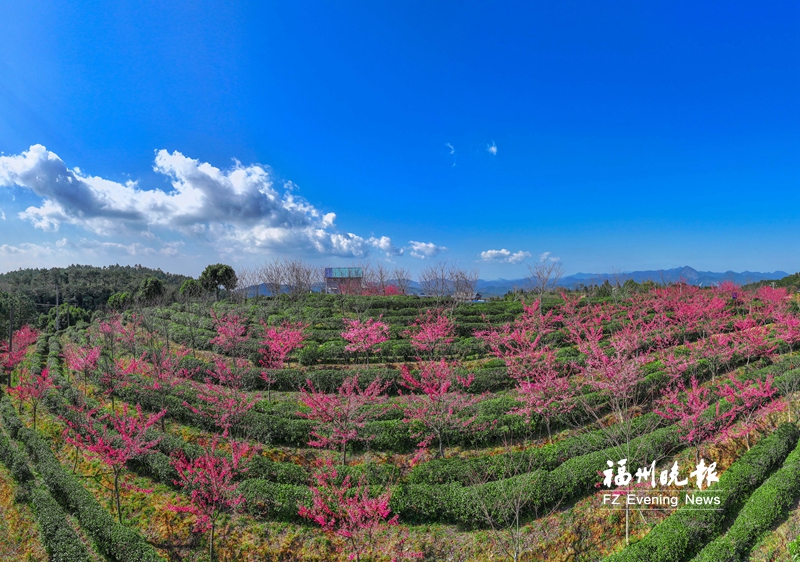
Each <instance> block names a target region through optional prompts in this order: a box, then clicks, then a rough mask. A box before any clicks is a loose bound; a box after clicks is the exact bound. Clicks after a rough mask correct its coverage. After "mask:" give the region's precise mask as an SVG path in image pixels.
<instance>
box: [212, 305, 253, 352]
mask: <svg viewBox="0 0 800 562" xmlns="http://www.w3.org/2000/svg"><path fill="white" fill-rule="evenodd" d="M211 318H213V319H214V329H215V330H216V332H217V335H216V336H215V337H213V338H211V339H210V340H209V343H212V344H215V345H218V346H219V347H220V348H221V349H222V350H223V351H224V352H225V353H226V354H228V355H232V356H234V357H239V356H240V355H241V353H242V352H243V351H244V347H245V343H246V342H247V339H248V336H247V322H246V321H245V319H244V318H243V317H242V316H239V315H238V314H233V313H230V314H224V315H222V316H217V314H216V313H215V312H214V309H213V308H212V309H211Z"/></svg>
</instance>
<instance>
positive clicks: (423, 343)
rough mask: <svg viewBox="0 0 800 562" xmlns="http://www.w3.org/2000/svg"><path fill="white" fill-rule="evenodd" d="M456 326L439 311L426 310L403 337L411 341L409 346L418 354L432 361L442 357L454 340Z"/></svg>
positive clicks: (448, 317)
mask: <svg viewBox="0 0 800 562" xmlns="http://www.w3.org/2000/svg"><path fill="white" fill-rule="evenodd" d="M455 329H456V325H455V322H453V319H452V318H451V317H450V316H448V315H446V314H445V313H444V311H442V310H441V309H438V310H435V311H434V310H430V309H428V310H426V311H425V312H424V314H421V315H420V316H418V317H417V319H416V320H415V321H414V323H413V324H412V325H411V326H410V327H409V329H408V330H406V331H405V332H403V335H405V336H407V337H409V338H410V339H411V346H412V347H413V348H414V349H416V350H417V352H418V353H420V354H425V355H427V358H428V359H434V358H435V357H437V356H441V355H443V354H444V353H445V352H446V351H447V348H448V346H449V345H450V344H451V343H453V340H454V339H455Z"/></svg>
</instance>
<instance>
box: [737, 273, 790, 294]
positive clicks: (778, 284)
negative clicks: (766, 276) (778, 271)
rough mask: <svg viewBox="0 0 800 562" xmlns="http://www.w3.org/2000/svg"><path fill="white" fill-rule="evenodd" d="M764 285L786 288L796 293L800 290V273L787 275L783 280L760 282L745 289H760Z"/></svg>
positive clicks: (746, 286)
mask: <svg viewBox="0 0 800 562" xmlns="http://www.w3.org/2000/svg"><path fill="white" fill-rule="evenodd" d="M764 285H771V286H772V287H786V288H787V289H789V290H790V291H791V292H792V293H794V292H796V291H797V290H798V289H800V273H792V274H791V275H787V276H786V277H782V278H781V279H776V280H775V281H758V282H756V283H751V284H749V285H745V286H744V288H745V289H757V288H758V287H762V286H764Z"/></svg>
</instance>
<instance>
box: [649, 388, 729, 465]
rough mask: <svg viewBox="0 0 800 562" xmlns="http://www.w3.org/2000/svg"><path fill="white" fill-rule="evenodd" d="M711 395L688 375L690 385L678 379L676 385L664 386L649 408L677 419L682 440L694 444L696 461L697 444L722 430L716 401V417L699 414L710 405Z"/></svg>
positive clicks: (668, 418) (669, 418)
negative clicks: (654, 406)
mask: <svg viewBox="0 0 800 562" xmlns="http://www.w3.org/2000/svg"><path fill="white" fill-rule="evenodd" d="M712 398H713V394H712V393H711V392H710V391H709V389H708V388H707V387H702V386H700V385H699V384H698V383H697V378H696V377H694V376H692V379H691V387H690V388H688V389H687V388H686V387H685V385H684V384H683V383H682V382H681V383H679V384H678V385H677V386H674V387H668V388H666V389H665V391H664V392H663V394H662V397H661V400H660V401H659V402H658V405H657V407H656V408H655V409H654V410H653V411H654V412H655V413H656V414H658V415H659V416H661V417H662V418H664V419H667V420H670V421H674V422H677V424H678V427H679V428H680V430H681V437H682V438H683V440H684V441H685V442H686V444H687V445H689V446H690V447H694V450H695V453H694V455H695V460H696V461H699V460H700V444H701V443H702V442H703V441H705V440H706V439H708V438H709V437H711V436H712V435H713V434H714V433H715V432H716V431H721V430H723V429H724V428H722V427H720V426H719V423H721V422H722V421H723V419H722V417H721V416H719V415H718V414H719V403H717V415H716V416H714V417H711V416H704V415H703V414H704V413H705V411H706V410H707V409H708V408H709V406H710V405H711V401H712Z"/></svg>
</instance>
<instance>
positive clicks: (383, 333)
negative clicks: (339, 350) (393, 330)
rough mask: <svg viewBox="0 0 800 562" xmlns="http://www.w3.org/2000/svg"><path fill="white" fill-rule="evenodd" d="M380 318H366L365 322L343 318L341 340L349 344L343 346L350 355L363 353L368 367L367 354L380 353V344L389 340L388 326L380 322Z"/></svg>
mask: <svg viewBox="0 0 800 562" xmlns="http://www.w3.org/2000/svg"><path fill="white" fill-rule="evenodd" d="M380 318H382V316H379V317H378V320H375V319H374V318H367V320H366V321H365V322H362V321H361V320H358V319H353V318H345V319H344V323H345V330H344V331H343V332H342V338H344V339H345V340H347V341H348V342H349V343H348V344H347V345H346V346H344V349H345V351H349V352H350V353H356V354H357V353H363V354H364V357H365V361H366V364H367V365H369V354H370V353H375V352H378V351H380V344H382V343H383V342H385V341H387V340H388V339H389V326H388V324H386V323H385V322H381V320H380Z"/></svg>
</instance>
